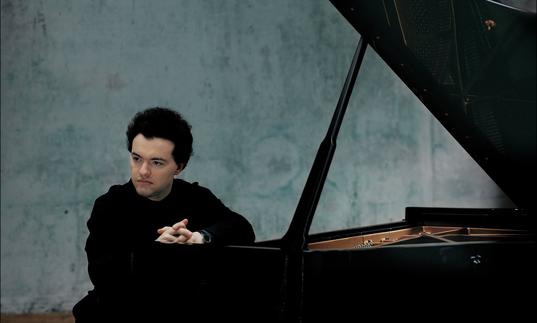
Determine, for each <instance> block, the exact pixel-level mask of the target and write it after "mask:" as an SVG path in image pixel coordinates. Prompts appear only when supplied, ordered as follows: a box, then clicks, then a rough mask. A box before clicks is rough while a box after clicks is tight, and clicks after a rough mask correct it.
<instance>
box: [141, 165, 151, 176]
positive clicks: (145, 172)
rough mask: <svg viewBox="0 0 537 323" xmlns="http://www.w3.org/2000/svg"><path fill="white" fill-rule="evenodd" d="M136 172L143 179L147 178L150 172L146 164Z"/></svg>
mask: <svg viewBox="0 0 537 323" xmlns="http://www.w3.org/2000/svg"><path fill="white" fill-rule="evenodd" d="M138 172H139V173H140V176H142V177H143V178H147V177H148V176H149V175H151V170H150V169H149V165H148V164H147V163H143V164H142V166H140V169H139V170H138Z"/></svg>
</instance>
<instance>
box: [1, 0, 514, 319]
mask: <svg viewBox="0 0 537 323" xmlns="http://www.w3.org/2000/svg"><path fill="white" fill-rule="evenodd" d="M1 8H2V16H1V18H2V22H1V27H2V30H1V35H2V38H1V41H2V46H1V82H2V83H1V91H2V92H1V135H2V138H1V139H2V141H1V154H2V159H1V239H2V240H1V252H2V253H1V260H2V261H1V290H2V293H1V310H2V312H39V311H53V310H69V309H70V308H71V306H72V305H73V304H74V303H75V302H76V301H77V300H78V299H79V298H80V297H82V296H83V295H84V294H85V293H86V291H87V290H88V289H91V283H90V282H89V278H88V274H87V271H86V265H87V262H86V256H85V253H84V250H83V249H84V243H85V239H86V237H87V233H88V232H87V228H86V221H87V219H88V217H89V213H90V211H91V207H92V204H93V201H94V199H95V198H96V197H98V196H99V195H100V194H103V193H104V192H106V190H107V189H108V187H109V186H110V185H113V184H117V183H123V182H125V181H127V180H128V177H129V172H128V152H127V150H126V148H125V138H124V132H125V128H126V125H127V122H128V121H129V119H130V118H131V117H132V116H133V115H134V113H135V112H137V111H139V110H141V109H144V108H147V107H150V106H156V105H163V106H168V107H172V108H174V109H176V110H178V111H180V112H181V113H183V114H184V116H185V117H186V119H187V120H189V121H190V123H191V124H192V126H193V129H192V130H193V134H194V138H195V143H194V156H193V158H192V159H191V162H190V164H189V166H188V167H187V168H186V170H185V172H184V173H183V175H182V177H183V178H185V179H186V180H189V181H198V182H200V184H201V185H204V186H207V187H209V188H210V189H212V190H213V192H214V193H215V194H216V195H217V196H219V197H220V198H221V199H222V201H224V203H226V204H227V205H228V206H230V207H231V208H232V209H234V210H235V211H238V212H240V213H242V214H243V215H244V216H245V217H247V218H248V219H249V220H250V221H251V222H252V224H253V226H254V228H255V231H256V234H257V237H258V240H266V239H273V238H279V237H281V236H282V235H283V234H284V232H285V230H286V228H287V226H288V224H289V221H290V219H291V217H292V215H293V213H294V209H295V206H296V204H297V202H298V199H299V196H300V194H301V192H302V187H303V185H304V183H305V180H306V177H307V175H308V172H309V169H310V167H311V165H312V162H313V158H314V156H315V153H316V151H317V148H318V145H319V143H320V141H321V140H322V138H323V136H324V134H325V131H326V129H327V126H328V123H329V121H330V118H331V114H332V111H333V109H334V107H335V105H336V103H337V100H338V97H339V93H340V90H341V88H342V86H343V81H344V78H345V76H346V73H347V69H348V66H349V64H350V60H351V58H352V55H353V52H354V49H355V46H356V45H357V42H358V39H359V35H358V33H356V32H355V31H354V30H353V29H352V28H351V26H350V25H349V24H348V23H347V22H346V21H345V20H344V18H343V17H342V16H340V15H339V13H338V12H337V11H336V10H335V9H334V8H333V7H332V6H331V4H330V3H329V2H328V1H324V0H322V1H321V0H316V1H314V0H303V1H290V0H287V1H286V0H273V1H246V0H234V1H232V0H227V1H222V0H203V1H201V0H186V1H174V0H160V1H136V0H133V1H130V0H129V1H111V0H109V1H106V0H101V1H71V0H51V1H44V0H41V1H39V0H33V1H28V0H26V1H23V0H19V1H17V0H12V1H10V0H2V1H1ZM509 205H510V202H509V200H508V199H507V198H506V197H505V196H504V195H503V193H502V192H501V191H499V190H498V188H497V187H496V185H495V184H494V183H493V182H492V181H491V180H490V179H489V178H488V177H487V176H486V175H485V174H484V172H483V171H482V170H481V169H480V168H479V167H478V166H477V165H476V164H475V163H474V162H473V161H472V160H471V159H470V158H469V157H468V155H466V153H465V152H464V151H463V149H462V148H461V147H460V146H459V145H458V144H457V143H456V142H455V141H454V140H453V139H452V138H451V137H450V136H449V135H448V134H447V133H446V132H445V131H444V130H443V129H442V128H440V126H439V124H438V123H437V122H436V120H434V119H433V118H431V116H430V115H429V113H428V112H427V110H426V109H425V108H424V107H423V106H422V105H421V103H420V102H419V101H418V100H417V99H416V98H415V97H414V96H413V95H412V94H411V92H410V91H409V90H408V88H406V86H405V85H404V84H402V83H401V82H400V81H399V80H398V79H397V78H396V76H395V75H394V74H393V73H392V72H391V71H390V70H389V69H388V68H387V67H386V65H384V63H383V61H382V60H381V59H379V58H378V57H377V56H376V55H375V54H374V53H373V52H372V51H369V52H367V54H366V57H365V60H364V65H363V68H362V70H361V72H360V75H359V78H358V81H357V86H356V87H355V90H354V93H353V97H352V99H351V102H350V104H349V109H348V113H347V116H346V118H345V121H344V124H343V126H342V129H341V133H340V138H339V141H338V150H337V151H336V156H335V158H334V161H333V164H332V168H331V170H330V174H329V177H328V179H327V182H326V186H325V190H324V195H323V196H322V198H321V201H320V204H319V207H318V211H317V214H316V217H315V219H314V222H313V226H312V231H313V232H320V231H327V230H333V229H340V228H348V227H356V226H364V225H370V224H374V223H383V222H389V221H396V220H400V219H402V218H403V217H404V208H405V206H453V207H498V206H509Z"/></svg>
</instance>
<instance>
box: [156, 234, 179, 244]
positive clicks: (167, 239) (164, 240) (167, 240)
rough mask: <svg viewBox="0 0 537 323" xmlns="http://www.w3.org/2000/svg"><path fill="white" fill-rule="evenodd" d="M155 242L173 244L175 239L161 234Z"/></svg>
mask: <svg viewBox="0 0 537 323" xmlns="http://www.w3.org/2000/svg"><path fill="white" fill-rule="evenodd" d="M155 241H158V242H162V243H175V237H174V236H172V235H170V234H168V233H163V234H162V235H160V237H158V238H157V239H156V240H155Z"/></svg>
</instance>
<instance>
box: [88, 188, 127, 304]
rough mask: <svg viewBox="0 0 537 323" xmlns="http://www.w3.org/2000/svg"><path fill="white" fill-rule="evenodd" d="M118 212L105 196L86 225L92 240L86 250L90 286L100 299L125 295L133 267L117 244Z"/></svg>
mask: <svg viewBox="0 0 537 323" xmlns="http://www.w3.org/2000/svg"><path fill="white" fill-rule="evenodd" d="M117 212H118V210H116V208H115V207H114V205H113V203H111V201H110V199H109V198H106V197H105V196H103V197H100V198H98V199H97V200H96V201H95V204H94V206H93V210H92V212H91V216H90V218H89V220H88V222H87V226H88V229H89V236H88V239H87V240H86V247H85V250H86V254H87V257H88V272H89V276H90V280H91V282H92V283H93V285H94V286H95V289H96V290H97V291H98V292H99V295H100V296H105V295H106V296H107V297H111V298H112V297H115V296H116V295H119V294H122V295H125V294H126V293H125V292H126V291H127V290H128V288H129V284H128V278H129V275H130V265H131V264H130V262H131V261H130V258H131V253H130V252H129V249H128V248H126V247H125V244H123V243H122V242H121V241H118V240H119V239H118V236H117V232H118V230H120V228H119V225H120V223H115V222H118V221H115V218H116V217H117V216H118V213H117Z"/></svg>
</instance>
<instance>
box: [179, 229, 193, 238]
mask: <svg viewBox="0 0 537 323" xmlns="http://www.w3.org/2000/svg"><path fill="white" fill-rule="evenodd" d="M177 233H178V234H180V235H181V236H184V237H185V238H186V240H188V239H190V238H191V237H192V231H190V230H188V229H187V228H180V229H179V230H177Z"/></svg>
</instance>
